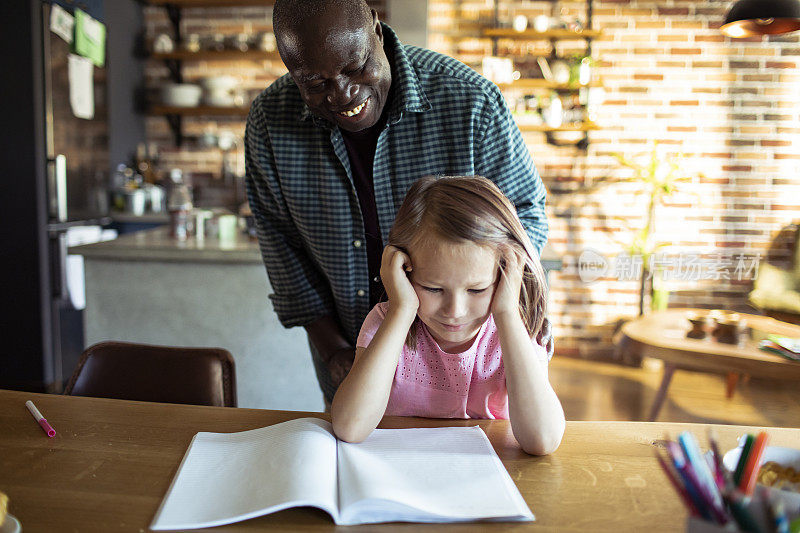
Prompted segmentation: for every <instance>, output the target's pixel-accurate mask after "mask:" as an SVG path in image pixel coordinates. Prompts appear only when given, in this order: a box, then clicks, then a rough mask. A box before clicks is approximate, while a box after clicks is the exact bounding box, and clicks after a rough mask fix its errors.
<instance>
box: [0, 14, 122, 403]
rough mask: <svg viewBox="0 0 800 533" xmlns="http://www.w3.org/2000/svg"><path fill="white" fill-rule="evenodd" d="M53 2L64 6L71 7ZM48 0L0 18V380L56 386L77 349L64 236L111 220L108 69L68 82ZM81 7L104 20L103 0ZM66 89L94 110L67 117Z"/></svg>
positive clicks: (78, 326)
mask: <svg viewBox="0 0 800 533" xmlns="http://www.w3.org/2000/svg"><path fill="white" fill-rule="evenodd" d="M56 3H58V4H60V5H61V6H63V8H64V9H65V10H66V11H67V12H72V10H73V6H74V5H75V4H74V3H73V2H72V1H68V0H64V1H58V2H56ZM52 4H53V2H50V1H44V0H15V1H14V2H10V3H8V4H6V5H4V16H3V17H0V20H2V30H3V31H2V35H0V46H2V50H3V54H0V57H1V59H0V65H1V66H2V68H1V69H0V88H2V93H0V101H2V102H3V107H4V109H5V111H4V113H3V114H4V115H5V119H4V120H2V121H0V124H2V127H0V151H2V159H1V160H0V173H2V178H0V181H1V182H2V192H0V202H1V203H0V216H2V221H3V230H2V232H0V235H1V236H0V244H2V246H0V253H2V255H3V256H4V259H3V263H4V267H3V272H4V274H3V285H5V291H4V296H3V300H4V303H5V306H4V307H5V308H6V313H4V315H7V316H8V317H9V318H8V319H6V320H2V319H0V322H2V323H3V330H4V332H3V336H2V338H0V342H2V343H3V345H4V346H0V387H2V388H10V389H16V390H30V391H36V392H60V391H61V389H62V387H63V384H64V383H65V381H66V380H67V379H69V376H70V375H71V373H72V371H73V369H74V367H75V364H76V363H77V360H78V358H79V356H80V354H81V352H82V350H83V348H84V346H83V316H82V311H81V310H80V309H79V308H78V307H79V306H76V305H75V301H76V300H80V298H76V295H75V294H70V284H69V283H68V282H67V277H68V271H67V270H68V269H67V264H68V262H69V261H68V258H67V247H68V239H69V237H70V236H71V235H72V234H74V233H76V232H78V233H80V232H81V231H82V230H86V229H87V228H93V229H99V228H101V227H102V226H104V225H107V224H108V223H109V222H110V219H109V218H108V202H107V198H108V195H107V184H108V168H109V161H108V157H109V156H108V120H107V113H108V110H107V104H106V102H107V90H106V86H107V80H106V69H105V68H98V67H93V68H92V73H91V79H92V82H93V83H92V84H85V83H84V84H83V85H77V84H75V83H74V79H73V84H72V85H71V84H70V67H69V62H70V59H69V57H70V54H71V53H72V51H71V45H70V44H69V43H68V42H67V41H65V40H64V39H63V38H61V37H60V36H59V35H57V34H56V33H54V32H52V31H51V30H50V17H51V13H53V9H54V7H53V5H52ZM80 5H81V7H82V8H83V10H84V11H89V14H90V15H92V16H93V17H95V18H97V19H99V20H100V21H101V22H102V8H103V4H102V2H101V1H98V0H94V1H88V2H81V3H80ZM73 74H74V71H73ZM85 79H86V77H85V76H84V82H85ZM89 85H92V87H91V88H87V87H88V86H89ZM70 91H73V92H76V91H78V92H79V91H92V92H93V98H94V115H93V117H92V118H90V119H89V118H78V117H76V116H75V114H74V112H73V107H72V105H71V100H70ZM74 94H75V93H74ZM74 94H73V96H74ZM3 123H4V124H3Z"/></svg>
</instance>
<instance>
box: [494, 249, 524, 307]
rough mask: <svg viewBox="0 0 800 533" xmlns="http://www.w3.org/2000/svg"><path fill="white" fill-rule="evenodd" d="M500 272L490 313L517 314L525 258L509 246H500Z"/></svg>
mask: <svg viewBox="0 0 800 533" xmlns="http://www.w3.org/2000/svg"><path fill="white" fill-rule="evenodd" d="M499 252H500V261H499V263H500V266H499V267H498V269H499V271H500V273H499V276H498V280H497V288H496V289H495V291H494V298H493V299H492V314H493V315H494V316H495V318H497V317H498V316H499V315H507V316H514V315H513V313H516V315H517V316H519V294H520V291H521V290H522V273H523V270H524V268H525V259H524V258H523V257H522V256H521V255H520V254H519V253H518V252H517V251H516V250H514V248H512V247H510V246H501V247H500V248H499Z"/></svg>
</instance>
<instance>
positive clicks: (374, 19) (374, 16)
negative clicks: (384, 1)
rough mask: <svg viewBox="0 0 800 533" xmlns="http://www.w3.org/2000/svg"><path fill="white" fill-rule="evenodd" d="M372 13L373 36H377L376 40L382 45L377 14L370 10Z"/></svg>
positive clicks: (381, 28)
mask: <svg viewBox="0 0 800 533" xmlns="http://www.w3.org/2000/svg"><path fill="white" fill-rule="evenodd" d="M370 12H371V13H372V27H373V29H374V30H375V35H377V36H378V40H379V41H380V42H381V44H383V27H382V26H381V21H380V20H378V12H377V11H375V10H374V9H370Z"/></svg>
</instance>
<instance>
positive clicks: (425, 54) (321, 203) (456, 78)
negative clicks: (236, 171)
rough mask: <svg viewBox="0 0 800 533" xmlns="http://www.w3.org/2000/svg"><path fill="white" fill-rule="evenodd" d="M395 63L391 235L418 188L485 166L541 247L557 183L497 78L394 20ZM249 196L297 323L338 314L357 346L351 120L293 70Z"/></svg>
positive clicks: (385, 178) (383, 198)
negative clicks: (546, 178) (545, 178)
mask: <svg viewBox="0 0 800 533" xmlns="http://www.w3.org/2000/svg"><path fill="white" fill-rule="evenodd" d="M383 35H384V47H385V49H386V50H387V56H388V57H389V60H390V62H391V68H392V98H391V99H390V101H389V102H388V103H387V105H388V106H389V109H388V115H387V123H386V127H385V129H384V130H383V131H382V132H381V134H380V137H379V139H378V145H377V148H376V150H375V161H374V171H373V181H374V188H375V202H376V204H377V209H378V218H379V223H380V229H381V234H382V236H383V241H384V242H386V240H387V237H388V235H389V230H390V229H391V227H392V223H393V221H394V217H395V215H396V213H397V210H398V209H399V207H400V204H401V203H402V201H403V197H404V196H405V193H406V191H407V190H408V188H409V187H410V186H411V184H412V183H413V182H414V181H416V180H417V179H419V178H420V177H422V176H425V175H473V174H479V175H482V176H485V177H487V178H489V179H491V180H492V181H494V182H495V183H496V184H497V185H498V186H499V187H500V189H501V190H502V191H503V192H504V193H505V194H506V195H507V196H508V197H509V199H510V200H511V201H512V202H513V203H514V205H515V206H516V208H517V213H518V214H519V217H520V219H521V220H522V223H523V225H524V226H525V228H526V230H527V231H528V234H529V236H530V237H531V240H532V242H533V244H534V246H535V247H536V248H537V250H539V251H540V252H541V249H542V247H543V246H544V243H545V242H546V240H547V219H546V215H545V211H544V203H545V195H546V192H545V188H544V185H543V184H542V181H541V179H540V177H539V174H538V172H537V171H536V168H535V166H534V164H533V161H532V160H531V157H530V154H529V153H528V149H527V148H526V146H525V144H524V142H523V140H522V136H521V134H520V132H519V128H517V126H516V124H515V123H514V121H513V119H512V118H511V115H510V113H509V111H508V107H507V106H506V103H505V100H504V99H503V96H502V95H501V93H500V91H499V90H498V88H497V86H495V85H494V84H493V83H491V82H489V81H488V80H486V79H485V78H483V77H482V76H480V75H479V74H477V73H476V72H475V71H474V70H472V69H471V68H469V67H467V66H466V65H464V64H462V63H460V62H459V61H457V60H455V59H453V58H450V57H448V56H445V55H442V54H439V53H436V52H432V51H430V50H425V49H422V48H418V47H415V46H408V45H402V44H401V43H400V42H399V40H398V39H397V36H396V35H395V33H394V32H393V31H392V30H391V28H389V27H388V26H387V25H385V24H384V25H383ZM245 160H246V169H247V179H246V184H247V195H248V200H249V202H250V206H251V209H252V212H253V215H254V218H255V223H256V228H257V233H258V240H259V244H260V247H261V252H262V255H263V258H264V263H265V265H266V268H267V273H268V275H269V280H270V284H271V285H272V290H273V294H271V295H269V297H270V299H271V300H272V303H273V306H274V308H275V311H276V313H277V315H278V318H279V319H280V321H281V323H282V324H283V325H284V326H285V327H292V326H303V325H306V324H309V323H311V322H313V321H314V320H316V319H317V318H320V317H322V316H324V315H326V314H330V315H333V316H334V317H336V318H337V319H338V321H339V324H340V325H341V327H342V330H343V333H344V335H345V338H347V339H348V340H349V341H350V342H351V343H353V345H354V344H355V340H356V337H357V336H358V332H359V329H360V328H361V324H362V322H363V320H364V318H365V317H366V316H367V313H368V312H369V310H370V309H369V275H368V270H367V250H366V245H365V238H364V224H363V219H362V216H361V210H360V207H359V202H358V197H357V196H356V191H355V188H354V186H353V179H352V174H351V170H350V161H349V158H348V155H347V149H346V147H345V144H344V141H343V139H342V134H341V132H340V131H339V128H338V127H336V126H335V125H334V124H331V123H330V122H328V121H326V120H324V119H322V118H320V117H317V116H315V115H312V114H311V112H310V110H309V109H308V107H307V106H306V105H305V103H304V102H303V100H302V98H301V97H300V92H299V90H298V88H297V85H296V84H295V83H294V81H293V80H292V78H291V77H290V76H289V75H288V74H287V75H284V76H282V77H281V78H279V79H278V80H276V81H275V82H274V83H272V84H271V85H270V86H269V87H268V88H267V89H266V90H264V92H262V93H261V94H260V95H259V96H258V98H256V100H255V101H254V102H253V104H252V107H251V109H250V114H249V116H248V118H247V128H246V133H245Z"/></svg>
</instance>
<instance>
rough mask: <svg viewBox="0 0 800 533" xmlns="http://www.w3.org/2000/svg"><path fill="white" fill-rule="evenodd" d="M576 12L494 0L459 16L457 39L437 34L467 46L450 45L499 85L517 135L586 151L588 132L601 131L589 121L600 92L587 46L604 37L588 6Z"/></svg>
mask: <svg viewBox="0 0 800 533" xmlns="http://www.w3.org/2000/svg"><path fill="white" fill-rule="evenodd" d="M575 7H576V3H575V2H568V3H567V2H564V3H563V5H562V2H560V1H559V0H538V1H537V0H531V1H526V2H524V3H521V2H514V1H511V0H495V1H494V4H493V10H492V12H491V13H486V10H484V9H481V10H476V11H474V12H468V11H462V13H460V14H459V20H458V21H457V27H458V28H459V29H463V32H462V33H461V35H460V36H459V35H458V34H457V32H453V31H444V32H442V35H443V36H444V37H445V38H449V39H453V40H455V41H456V42H457V41H458V40H459V39H462V40H463V41H465V44H463V45H459V44H456V55H457V57H459V58H460V59H461V60H462V61H465V62H466V63H467V64H470V65H471V66H473V68H476V69H477V70H480V71H482V73H483V74H484V76H486V77H487V78H488V79H490V80H492V81H493V82H495V83H496V84H497V86H498V87H499V88H500V90H501V91H502V92H503V94H504V96H505V97H506V100H507V102H508V104H509V108H510V109H511V112H512V115H513V116H514V119H515V120H516V122H517V125H518V126H519V128H520V130H521V131H523V132H542V133H544V134H545V136H546V139H547V142H549V143H550V144H553V145H559V146H561V145H574V146H577V147H578V148H580V149H586V148H587V147H588V145H589V132H590V131H592V130H596V129H599V126H598V125H597V124H596V123H595V121H594V118H595V116H596V114H597V108H598V106H599V105H600V104H601V103H602V99H603V85H602V81H601V80H600V79H599V78H598V76H597V75H596V66H597V60H596V58H594V57H593V56H592V41H593V40H594V39H596V38H598V37H600V36H601V35H602V32H601V31H600V30H598V29H595V28H593V27H592V9H593V5H592V0H585V1H584V2H583V5H582V6H580V7H582V9H580V11H577V10H576V9H575ZM434 31H435V30H434ZM481 41H483V43H484V44H481ZM487 41H489V42H488V43H487ZM489 45H490V48H491V51H490V52H489ZM487 52H489V53H487ZM478 57H480V64H477V63H476V58H478Z"/></svg>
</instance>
